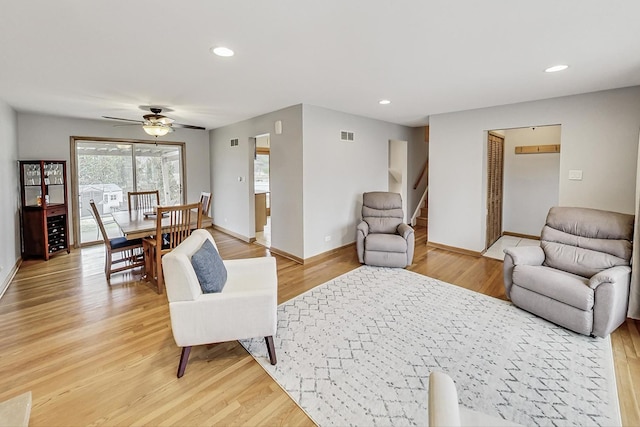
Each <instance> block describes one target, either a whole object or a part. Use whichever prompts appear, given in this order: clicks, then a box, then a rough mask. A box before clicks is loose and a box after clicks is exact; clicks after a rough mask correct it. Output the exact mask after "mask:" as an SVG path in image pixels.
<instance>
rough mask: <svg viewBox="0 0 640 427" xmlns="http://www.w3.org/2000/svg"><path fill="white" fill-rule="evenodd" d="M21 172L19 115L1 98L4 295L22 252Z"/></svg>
mask: <svg viewBox="0 0 640 427" xmlns="http://www.w3.org/2000/svg"><path fill="white" fill-rule="evenodd" d="M18 175H19V174H18V121H17V115H16V113H15V111H13V109H12V108H11V107H9V105H7V104H6V103H5V102H4V101H2V100H0V200H1V201H2V203H0V236H2V243H1V244H0V295H1V294H2V293H3V292H4V290H5V288H4V286H3V285H4V284H5V282H6V281H7V279H8V278H9V273H11V271H12V270H13V267H14V266H15V264H16V262H17V261H18V260H19V258H20V252H21V247H20V214H19V212H20V211H19V209H20V191H19V187H20V184H19V182H20V178H19V176H18Z"/></svg>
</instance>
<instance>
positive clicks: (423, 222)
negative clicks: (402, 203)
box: [416, 197, 429, 228]
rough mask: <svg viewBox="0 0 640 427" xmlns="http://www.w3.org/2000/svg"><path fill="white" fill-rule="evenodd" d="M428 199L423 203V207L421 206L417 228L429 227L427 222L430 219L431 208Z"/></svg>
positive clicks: (417, 218)
mask: <svg viewBox="0 0 640 427" xmlns="http://www.w3.org/2000/svg"><path fill="white" fill-rule="evenodd" d="M427 202H428V197H425V198H424V200H423V201H422V206H420V214H418V216H417V217H416V226H420V227H425V228H426V227H427V221H428V218H429V214H428V212H429V207H428V204H427Z"/></svg>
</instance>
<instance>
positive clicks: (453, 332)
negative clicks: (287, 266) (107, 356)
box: [241, 266, 621, 426]
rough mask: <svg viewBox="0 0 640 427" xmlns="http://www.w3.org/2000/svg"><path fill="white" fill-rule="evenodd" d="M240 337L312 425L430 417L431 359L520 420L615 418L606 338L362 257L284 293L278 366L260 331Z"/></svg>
mask: <svg viewBox="0 0 640 427" xmlns="http://www.w3.org/2000/svg"><path fill="white" fill-rule="evenodd" d="M241 343H242V345H243V346H244V347H245V348H246V349H247V350H248V351H249V352H250V353H251V354H252V355H253V356H254V357H255V358H256V360H257V361H258V362H259V363H260V364H261V365H262V366H263V367H264V369H265V370H266V371H267V372H268V373H269V374H270V375H271V376H272V377H273V378H274V379H275V380H276V381H277V382H278V383H279V384H280V385H281V386H282V388H283V389H284V390H285V391H286V392H287V393H289V395H290V396H291V397H292V398H293V399H294V400H295V401H296V402H297V403H298V405H300V407H301V408H302V409H303V410H304V411H306V413H307V414H308V415H309V416H310V417H311V418H312V419H313V420H314V421H315V422H316V423H317V424H318V425H320V426H343V425H354V426H378V425H393V426H399V425H427V421H428V418H427V402H428V400H427V399H428V383H429V379H428V377H429V372H431V371H432V370H441V371H443V372H446V373H447V374H449V375H450V376H451V377H452V378H453V379H454V381H455V382H456V385H457V389H458V398H459V400H460V402H461V404H462V405H464V406H466V407H468V408H471V409H475V410H477V411H481V412H484V413H487V414H491V415H494V416H498V417H502V418H505V419H507V420H510V421H515V422H517V423H520V424H524V425H579V426H587V425H604V426H611V425H620V424H621V422H620V413H619V408H618V398H617V392H616V385H615V376H614V370H613V357H612V351H611V344H610V341H609V339H608V338H607V339H600V338H589V337H586V336H582V335H578V334H574V333H572V332H570V331H567V330H566V329H563V328H561V327H559V326H556V325H553V324H551V323H549V322H547V321H545V320H542V319H540V318H538V317H535V316H533V315H532V314H529V313H527V312H525V311H523V310H521V309H519V308H517V307H515V306H513V305H512V304H511V303H509V302H505V301H501V300H498V299H495V298H492V297H488V296H486V295H482V294H479V293H476V292H472V291H469V290H466V289H463V288H460V287H457V286H454V285H450V284H447V283H444V282H441V281H438V280H435V279H432V278H430V277H426V276H423V275H420V274H416V273H412V272H410V271H407V270H402V269H390V268H376V267H368V266H364V267H360V268H358V269H356V270H354V271H352V272H349V273H347V274H345V275H342V276H340V277H338V278H336V279H334V280H332V281H330V282H328V283H325V284H323V285H321V286H318V287H316V288H314V289H312V290H311V291H309V292H307V293H304V294H302V295H300V296H298V297H296V298H294V299H292V300H290V301H288V302H286V303H284V304H281V305H280V306H279V307H278V333H277V335H276V337H275V347H276V353H277V357H278V364H277V365H276V366H271V365H270V364H269V362H268V357H267V350H266V346H265V344H264V339H263V338H260V339H253V340H245V341H241Z"/></svg>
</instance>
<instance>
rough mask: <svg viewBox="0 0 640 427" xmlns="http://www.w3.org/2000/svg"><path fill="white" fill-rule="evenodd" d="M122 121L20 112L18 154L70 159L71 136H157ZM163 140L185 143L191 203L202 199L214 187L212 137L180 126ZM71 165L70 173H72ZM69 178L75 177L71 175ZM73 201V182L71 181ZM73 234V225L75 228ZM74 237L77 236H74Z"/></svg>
mask: <svg viewBox="0 0 640 427" xmlns="http://www.w3.org/2000/svg"><path fill="white" fill-rule="evenodd" d="M117 123H118V122H115V121H107V120H86V119H72V118H66V117H56V116H45V115H39V114H26V113H19V114H18V155H19V157H20V159H21V160H34V159H36V160H39V159H45V160H47V159H51V160H66V161H67V162H69V161H70V156H71V145H70V139H69V137H71V136H88V137H105V138H124V139H127V138H129V139H144V140H149V141H153V138H152V137H150V136H149V135H147V134H146V133H144V131H143V130H142V126H119V127H115V126H114V125H115V124H117ZM162 140H163V141H178V142H185V143H186V144H185V152H186V164H187V167H186V177H187V178H186V179H187V194H186V196H187V202H195V201H197V200H199V199H200V192H201V191H207V192H208V191H209V189H210V182H211V179H210V167H209V138H208V135H207V132H204V131H199V130H191V129H178V130H177V131H176V132H174V133H172V134H169V135H168V136H165V137H162ZM69 166H70V164H69V163H68V164H67V174H70V173H71V168H70V167H69ZM68 178H71V177H70V176H69V177H68ZM67 182H68V183H69V185H68V191H69V200H71V184H72V182H71V181H70V180H68V181H67ZM214 202H215V201H214ZM69 210H70V212H69V214H70V218H69V226H70V227H71V224H72V222H71V221H72V218H73V217H72V215H73V213H72V212H71V203H70V206H69ZM71 228H72V230H71V232H72V233H73V227H71ZM71 238H72V239H73V235H71Z"/></svg>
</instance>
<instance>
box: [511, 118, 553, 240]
mask: <svg viewBox="0 0 640 427" xmlns="http://www.w3.org/2000/svg"><path fill="white" fill-rule="evenodd" d="M560 131H561V126H538V127H535V128H530V127H527V128H518V129H507V130H506V131H505V132H504V135H505V140H504V197H503V205H502V212H503V215H502V219H503V222H502V230H503V231H509V232H512V233H519V234H527V235H530V236H540V231H541V230H542V226H543V225H544V223H545V218H546V217H547V212H549V208H551V207H552V206H557V204H558V197H559V184H560V153H541V154H515V147H519V146H530V145H550V144H560Z"/></svg>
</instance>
